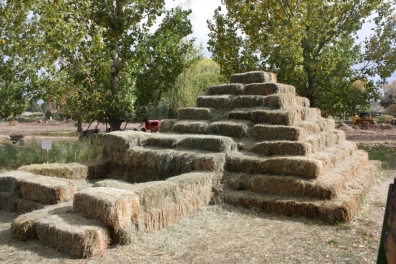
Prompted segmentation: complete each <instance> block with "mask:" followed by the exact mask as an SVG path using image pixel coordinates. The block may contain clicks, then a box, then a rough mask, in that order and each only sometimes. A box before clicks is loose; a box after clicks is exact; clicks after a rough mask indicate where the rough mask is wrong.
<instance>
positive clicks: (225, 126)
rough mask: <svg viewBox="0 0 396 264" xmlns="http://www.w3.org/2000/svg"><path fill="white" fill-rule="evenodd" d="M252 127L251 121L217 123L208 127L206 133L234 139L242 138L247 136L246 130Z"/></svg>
mask: <svg viewBox="0 0 396 264" xmlns="http://www.w3.org/2000/svg"><path fill="white" fill-rule="evenodd" d="M252 125H253V123H252V122H251V121H240V120H229V121H218V122H213V123H211V124H210V125H209V127H208V133H209V134H215V135H223V136H228V137H234V138H242V137H245V136H247V135H248V130H249V128H250V127H251V126H252Z"/></svg>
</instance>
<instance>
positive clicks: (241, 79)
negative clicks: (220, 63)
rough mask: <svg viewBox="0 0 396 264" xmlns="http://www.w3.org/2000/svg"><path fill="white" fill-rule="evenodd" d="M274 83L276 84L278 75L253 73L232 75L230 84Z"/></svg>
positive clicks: (262, 72)
mask: <svg viewBox="0 0 396 264" xmlns="http://www.w3.org/2000/svg"><path fill="white" fill-rule="evenodd" d="M264 82H273V83H276V75H275V73H272V72H264V71H251V72H246V73H237V74H232V75H231V77H230V83H245V84H249V83H264Z"/></svg>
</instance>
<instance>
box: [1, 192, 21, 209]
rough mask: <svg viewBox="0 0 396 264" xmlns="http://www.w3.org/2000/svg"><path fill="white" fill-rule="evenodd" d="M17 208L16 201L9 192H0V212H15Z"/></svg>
mask: <svg viewBox="0 0 396 264" xmlns="http://www.w3.org/2000/svg"><path fill="white" fill-rule="evenodd" d="M17 208H18V199H17V198H16V197H15V195H13V194H11V193H9V192H0V210H7V211H13V212H15V211H16V209H17Z"/></svg>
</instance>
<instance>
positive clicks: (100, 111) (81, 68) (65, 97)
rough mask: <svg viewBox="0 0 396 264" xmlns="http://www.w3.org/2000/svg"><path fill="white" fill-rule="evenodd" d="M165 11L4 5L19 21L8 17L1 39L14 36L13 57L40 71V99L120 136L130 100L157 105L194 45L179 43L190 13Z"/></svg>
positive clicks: (133, 2) (113, 0)
mask: <svg viewBox="0 0 396 264" xmlns="http://www.w3.org/2000/svg"><path fill="white" fill-rule="evenodd" d="M15 2H18V3H15ZM164 5H165V1H164V0H103V1H94V0H34V1H33V0H21V1H6V3H5V12H7V13H9V14H17V16H18V17H19V19H15V18H13V17H9V18H8V21H7V23H9V24H10V25H14V26H13V27H9V29H8V30H9V31H8V32H6V34H11V33H12V32H13V31H16V30H18V32H20V33H19V36H24V38H23V40H22V41H23V43H24V45H23V49H21V50H19V53H18V56H20V57H22V58H34V60H35V61H36V63H37V64H38V65H40V68H39V77H40V83H41V87H43V88H44V89H43V90H42V91H41V92H43V93H42V94H44V98H45V99H46V100H47V101H53V100H56V101H57V102H58V103H63V104H65V105H66V106H67V107H68V108H69V109H70V110H71V111H73V112H77V113H79V115H80V116H81V117H84V118H85V119H91V120H94V119H96V120H102V121H104V120H106V121H107V122H109V124H110V126H111V129H112V130H119V129H120V125H121V123H122V121H123V120H126V119H129V118H131V117H132V113H133V110H134V109H133V104H134V102H135V101H136V100H139V98H136V95H137V94H138V95H147V94H150V95H151V96H150V97H146V99H147V98H148V99H150V100H157V99H156V97H157V96H160V94H161V92H162V91H164V90H166V89H167V88H168V87H170V86H171V84H173V83H174V82H175V80H176V78H177V76H178V75H179V74H180V73H181V71H182V69H183V65H184V61H183V56H180V55H181V54H183V53H184V52H185V51H186V50H187V49H189V48H190V47H191V46H192V45H193V44H192V41H186V40H185V37H186V36H187V35H189V34H190V33H191V24H190V21H189V19H188V15H189V14H190V11H183V10H181V9H179V8H176V9H171V10H165V9H164ZM13 45H14V46H16V45H17V43H16V42H15V43H14V44H13ZM36 75H37V73H36ZM142 80H144V82H143V81H142ZM145 89H147V90H149V91H150V92H149V93H146V92H145ZM153 98H154V99H153Z"/></svg>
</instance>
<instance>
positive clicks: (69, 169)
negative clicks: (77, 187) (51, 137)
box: [18, 162, 88, 179]
mask: <svg viewBox="0 0 396 264" xmlns="http://www.w3.org/2000/svg"><path fill="white" fill-rule="evenodd" d="M18 170H21V171H27V172H30V173H33V174H39V175H44V176H52V177H59V178H64V179H86V178H87V176H88V168H87V166H84V165H81V164H79V163H75V162H74V163H66V164H61V163H49V164H46V163H44V164H31V165H24V166H21V167H19V168H18Z"/></svg>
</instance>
